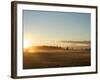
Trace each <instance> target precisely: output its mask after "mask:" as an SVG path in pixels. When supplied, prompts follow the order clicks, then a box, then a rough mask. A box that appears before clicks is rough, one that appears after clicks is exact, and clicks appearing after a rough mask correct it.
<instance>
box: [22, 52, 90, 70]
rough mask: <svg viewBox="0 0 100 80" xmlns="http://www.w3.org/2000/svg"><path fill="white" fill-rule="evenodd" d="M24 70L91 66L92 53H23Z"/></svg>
mask: <svg viewBox="0 0 100 80" xmlns="http://www.w3.org/2000/svg"><path fill="white" fill-rule="evenodd" d="M23 54H24V55H23V69H33V68H53V67H74V66H89V65H90V58H91V57H90V51H85V50H84V51H81V50H80V51H77V50H74V51H71V50H68V51H51V52H33V53H23Z"/></svg>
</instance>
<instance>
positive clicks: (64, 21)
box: [23, 10, 91, 41]
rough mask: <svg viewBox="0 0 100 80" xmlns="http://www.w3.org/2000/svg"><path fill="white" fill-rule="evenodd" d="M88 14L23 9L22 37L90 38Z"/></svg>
mask: <svg viewBox="0 0 100 80" xmlns="http://www.w3.org/2000/svg"><path fill="white" fill-rule="evenodd" d="M90 16H91V15H90V14H89V13H73V12H53V11H33V10H32V11H30V10H24V11H23V27H24V37H25V36H27V35H31V36H32V38H33V39H35V40H55V41H62V40H74V41H80V40H90V26H91V25H90V24H91V23H90V20H91V19H90Z"/></svg>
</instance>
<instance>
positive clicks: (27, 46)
mask: <svg viewBox="0 0 100 80" xmlns="http://www.w3.org/2000/svg"><path fill="white" fill-rule="evenodd" d="M31 46H32V41H31V40H28V39H25V40H24V48H29V47H31Z"/></svg>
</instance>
